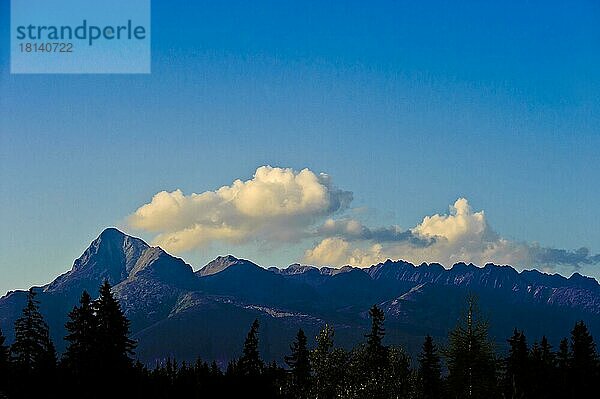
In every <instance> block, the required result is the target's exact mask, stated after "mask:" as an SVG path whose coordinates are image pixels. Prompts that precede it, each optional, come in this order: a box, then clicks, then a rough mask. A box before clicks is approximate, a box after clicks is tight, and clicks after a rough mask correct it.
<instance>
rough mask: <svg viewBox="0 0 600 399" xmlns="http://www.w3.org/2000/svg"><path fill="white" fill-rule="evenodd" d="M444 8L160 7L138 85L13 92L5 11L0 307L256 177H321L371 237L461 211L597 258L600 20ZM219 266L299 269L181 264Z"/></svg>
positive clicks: (562, 10)
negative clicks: (115, 240) (158, 207)
mask: <svg viewBox="0 0 600 399" xmlns="http://www.w3.org/2000/svg"><path fill="white" fill-rule="evenodd" d="M446 3H447V2H427V1H424V2H409V1H406V2H368V3H367V2H346V3H345V4H341V2H322V1H315V2H312V1H302V2H287V1H286V2H279V1H273V2H262V1H254V2H242V1H240V2H229V1H223V2H220V1H219V2H217V1H215V2H183V1H166V0H164V1H163V0H153V2H152V73H151V74H150V75H10V73H9V66H10V62H9V61H10V60H9V53H8V51H9V23H10V21H9V15H10V14H9V1H8V0H0V182H1V183H0V223H1V225H0V226H1V227H0V292H4V291H6V290H8V289H15V288H26V287H29V286H30V285H32V284H42V283H46V282H48V281H50V280H52V279H53V278H54V277H55V276H56V275H58V274H59V273H61V272H63V271H65V270H67V269H68V268H70V266H71V264H72V262H73V259H74V258H76V257H77V256H79V255H80V254H81V252H82V251H83V250H84V249H85V248H86V246H87V245H88V244H89V242H90V241H91V240H92V239H94V238H95V237H96V236H97V235H98V234H99V233H100V231H101V230H102V229H103V228H105V227H107V226H120V227H122V228H123V229H124V230H126V231H128V232H135V231H133V230H131V229H128V226H127V222H126V218H127V216H128V215H130V214H132V213H133V212H134V211H135V210H136V209H137V208H138V207H140V206H141V205H143V204H145V203H148V202H149V201H150V200H151V198H152V196H153V195H154V194H155V193H157V192H159V191H161V190H167V191H172V190H175V189H181V190H182V191H183V192H184V193H186V194H190V193H192V192H196V193H200V192H203V191H206V190H215V189H217V188H219V187H221V186H223V185H229V184H231V183H232V182H233V181H234V180H235V179H238V178H240V179H242V180H247V179H250V178H252V174H253V173H254V172H255V170H256V169H257V167H259V166H261V165H272V166H281V167H290V168H294V169H295V170H300V169H303V168H305V167H308V168H310V170H312V171H315V172H326V173H328V174H329V175H330V176H331V177H332V179H333V182H334V184H335V186H337V187H340V188H342V189H344V190H349V191H352V192H353V195H354V201H353V203H352V205H353V207H367V208H368V209H369V218H368V221H369V223H371V224H397V225H400V226H403V227H404V228H409V227H412V226H415V225H416V224H418V223H420V222H421V220H422V219H423V217H424V216H426V215H432V214H435V213H447V209H448V205H449V204H452V203H454V201H455V200H456V199H457V198H459V197H466V198H468V199H469V202H470V204H471V206H472V207H473V209H474V210H482V209H483V210H485V214H486V217H487V220H488V222H489V223H490V224H491V225H492V226H493V229H494V231H496V232H498V233H499V234H501V235H502V236H503V237H506V238H508V239H511V240H515V241H527V242H530V243H539V244H540V245H542V246H545V247H552V248H564V249H568V250H572V249H577V248H580V247H587V248H589V249H590V251H591V252H592V253H593V254H596V253H598V252H600V208H599V205H600V201H599V200H600V184H599V182H598V181H599V180H600V4H599V3H598V2H596V1H574V2H564V1H557V2H554V1H531V2H522V1H514V2H496V4H490V3H491V2H460V4H453V5H449V4H446ZM484 3H485V4H484ZM135 233H137V234H141V235H142V237H144V238H146V239H149V240H150V239H151V238H152V235H148V234H147V233H143V232H135ZM225 252H232V253H234V254H236V255H238V256H243V257H248V258H252V259H256V260H257V261H259V262H261V263H262V264H266V265H268V264H277V265H280V266H283V265H286V264H289V263H292V262H294V261H297V260H300V258H301V256H302V249H301V248H300V247H298V245H290V246H289V247H279V248H275V249H272V250H268V251H265V250H264V247H262V246H261V247H256V246H252V245H245V246H243V247H240V248H236V247H226V246H219V245H217V246H214V247H211V248H208V249H204V250H201V251H192V252H191V253H188V254H185V256H183V257H184V258H185V259H186V260H187V261H188V262H190V263H191V264H192V265H193V266H194V268H198V267H200V266H202V265H203V264H204V263H205V262H206V261H207V260H209V259H211V258H212V257H214V256H216V255H218V254H222V253H225ZM598 267H600V266H599V265H591V266H588V267H586V268H584V269H583V271H584V272H585V274H588V275H592V276H595V277H600V272H598V271H597V268H598ZM565 273H566V271H565Z"/></svg>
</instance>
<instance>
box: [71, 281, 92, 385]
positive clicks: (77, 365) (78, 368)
mask: <svg viewBox="0 0 600 399" xmlns="http://www.w3.org/2000/svg"><path fill="white" fill-rule="evenodd" d="M68 316H69V320H68V321H67V323H66V324H65V328H66V330H67V333H68V334H67V336H66V337H65V340H66V341H68V343H69V344H68V346H67V349H66V352H65V354H64V358H63V362H64V364H65V366H66V367H67V369H68V370H69V371H70V372H71V373H73V374H76V375H81V376H86V375H90V374H91V373H92V369H93V367H94V366H95V363H96V361H97V355H98V353H97V350H96V345H97V344H98V337H97V327H98V325H97V319H96V315H95V313H94V304H93V303H92V298H91V297H90V294H88V293H87V291H83V293H82V294H81V298H80V299H79V306H75V307H74V308H73V310H71V312H69V315H68Z"/></svg>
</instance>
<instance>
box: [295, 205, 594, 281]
mask: <svg viewBox="0 0 600 399" xmlns="http://www.w3.org/2000/svg"><path fill="white" fill-rule="evenodd" d="M356 223H357V222H353V223H350V222H349V221H343V222H341V223H340V222H335V221H327V222H326V223H325V224H324V225H323V226H322V227H321V229H320V231H321V232H322V233H330V236H329V237H327V238H325V239H323V240H322V241H321V242H319V243H318V244H317V245H316V246H315V247H314V248H313V249H309V250H307V251H306V252H305V254H304V260H305V261H306V262H308V263H312V264H316V265H332V266H341V265H345V264H351V265H355V266H363V267H366V266H370V265H372V264H376V263H379V262H383V261H385V260H386V259H388V258H389V259H404V260H407V261H410V262H413V263H416V264H420V263H422V262H428V263H431V262H437V263H441V264H443V265H445V266H451V265H453V264H454V263H456V262H467V263H468V262H472V263H474V264H478V265H484V264H486V263H489V262H493V263H497V264H511V265H514V266H516V267H520V268H523V267H534V266H536V267H541V268H543V269H551V268H552V267H554V266H558V265H560V266H569V267H574V268H578V267H580V266H581V265H586V264H592V263H597V262H600V256H598V255H596V256H591V255H590V254H589V251H588V250H587V249H586V248H581V249H579V250H577V251H566V250H559V249H553V248H543V247H540V246H539V245H537V244H528V243H524V242H516V241H511V240H508V239H506V238H503V237H501V236H500V235H499V234H498V233H496V232H495V231H493V230H492V229H491V227H490V226H489V224H488V222H487V220H486V217H485V213H484V212H483V211H479V212H474V211H473V210H472V209H471V207H470V205H469V202H468V201H467V200H466V199H465V198H459V199H458V200H457V201H456V202H455V203H454V204H453V205H451V206H450V212H449V213H448V214H443V215H440V214H435V215H432V216H426V217H425V218H423V220H422V222H421V223H419V224H418V225H417V226H415V227H414V228H412V229H409V230H407V231H404V232H402V230H401V229H399V228H397V227H392V228H395V229H396V231H397V233H398V234H396V235H395V236H394V237H397V238H399V239H395V240H384V239H382V238H383V237H388V236H389V234H383V235H382V234H370V233H369V232H381V231H390V230H391V229H392V228H386V229H381V228H380V229H368V228H366V227H364V226H362V225H360V224H358V225H357V224H356ZM357 226H360V228H359V227H357Z"/></svg>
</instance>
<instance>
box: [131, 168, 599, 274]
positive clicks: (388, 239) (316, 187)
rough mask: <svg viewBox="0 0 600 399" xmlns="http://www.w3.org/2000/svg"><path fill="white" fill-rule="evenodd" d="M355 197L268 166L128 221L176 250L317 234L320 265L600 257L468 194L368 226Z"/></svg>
mask: <svg viewBox="0 0 600 399" xmlns="http://www.w3.org/2000/svg"><path fill="white" fill-rule="evenodd" d="M351 201H352V193H351V192H349V191H343V190H340V189H338V188H335V187H334V186H333V185H332V182H331V178H330V177H329V176H328V175H326V174H323V173H320V174H316V173H314V172H312V171H311V170H309V169H303V170H301V171H295V170H292V169H286V168H274V167H270V166H262V167H259V168H258V169H257V170H256V172H255V174H254V176H253V177H252V178H251V179H249V180H246V181H242V180H236V181H234V182H233V183H232V184H231V185H229V186H223V187H221V188H219V189H218V190H215V191H206V192H203V193H200V194H195V193H192V194H190V195H185V194H184V193H183V192H182V191H181V190H175V191H172V192H167V191H161V192H159V193H157V194H156V195H154V197H153V198H152V200H151V201H150V202H149V203H147V204H145V205H142V206H141V207H139V208H138V209H137V210H136V211H135V212H134V213H133V214H132V215H131V216H130V217H129V225H130V226H132V227H134V228H136V229H140V230H143V231H147V232H151V233H155V234H156V235H155V238H154V243H155V244H157V245H160V246H161V247H163V248H164V249H166V250H168V251H171V252H175V253H180V252H183V251H188V250H191V249H195V248H202V247H206V246H209V245H210V244H212V243H222V244H224V245H228V246H235V245H241V244H247V243H253V242H259V243H272V244H276V243H295V244H298V243H300V244H301V245H302V244H304V243H305V242H306V241H308V240H318V241H317V243H316V244H314V246H313V247H312V248H311V249H308V250H306V251H305V253H304V261H305V262H307V263H310V264H315V265H330V266H343V265H346V264H350V265H354V266H370V265H372V264H376V263H378V262H382V261H385V260H386V259H388V258H390V259H404V260H407V261H410V262H413V263H417V264H418V263H422V262H438V263H441V264H443V265H445V266H451V265H453V264H454V263H456V262H472V263H475V264H478V265H483V264H485V263H488V262H493V263H499V264H511V265H513V266H516V267H518V268H525V267H539V268H542V269H545V270H548V269H551V268H553V267H555V266H561V267H569V268H579V267H581V266H583V265H591V264H595V263H600V255H592V254H590V253H589V250H587V249H586V248H581V249H579V250H577V251H568V250H563V249H554V248H545V247H542V246H540V245H539V244H529V243H525V242H517V241H512V240H509V239H506V238H503V237H501V236H500V235H499V234H498V233H496V232H495V231H494V230H493V229H492V228H491V227H490V225H489V224H488V221H487V218H486V214H485V213H484V212H483V211H474V210H473V209H471V206H470V205H469V202H468V201H467V199H465V198H459V199H458V200H456V202H455V203H454V204H453V205H451V206H450V207H449V212H448V213H447V214H434V215H431V216H426V217H424V218H423V220H422V221H421V223H419V224H417V225H416V226H414V227H413V228H410V229H403V228H401V227H399V226H397V225H390V226H378V227H368V226H366V225H365V224H363V223H362V222H361V221H360V220H359V218H360V216H361V215H360V214H361V213H360V212H345V213H344V211H345V210H349V211H352V210H351V209H350V208H349V205H350V202H351ZM274 250H277V249H276V248H275V249H274ZM290 261H292V259H290Z"/></svg>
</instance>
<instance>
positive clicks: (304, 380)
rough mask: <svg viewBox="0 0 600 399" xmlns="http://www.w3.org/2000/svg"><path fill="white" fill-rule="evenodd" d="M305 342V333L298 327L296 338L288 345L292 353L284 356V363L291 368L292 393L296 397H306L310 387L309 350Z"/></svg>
mask: <svg viewBox="0 0 600 399" xmlns="http://www.w3.org/2000/svg"><path fill="white" fill-rule="evenodd" d="M306 343H307V339H306V335H305V334H304V331H302V329H299V330H298V334H297V335H296V340H295V341H294V342H293V343H292V344H291V345H290V349H291V351H292V353H291V355H290V356H286V357H285V363H286V364H287V365H288V366H289V367H290V369H291V375H292V389H291V391H292V395H293V396H295V397H298V398H303V397H306V395H307V393H308V390H309V388H310V377H311V366H310V352H309V351H308V348H307V345H306Z"/></svg>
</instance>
